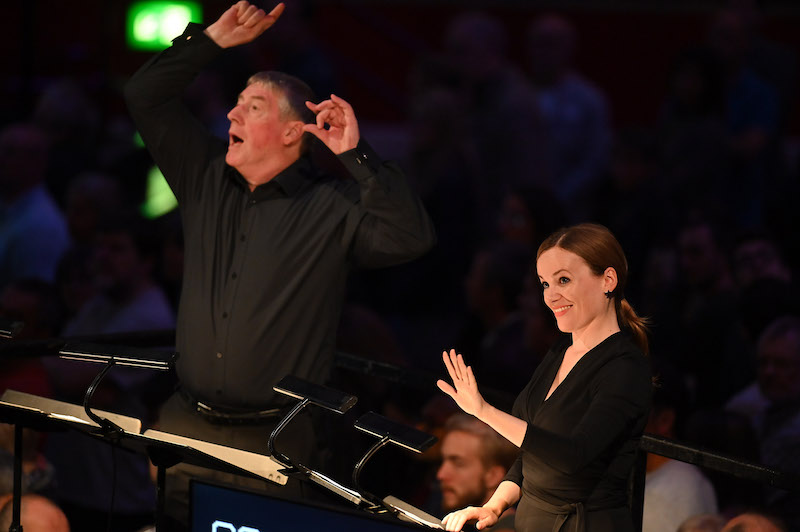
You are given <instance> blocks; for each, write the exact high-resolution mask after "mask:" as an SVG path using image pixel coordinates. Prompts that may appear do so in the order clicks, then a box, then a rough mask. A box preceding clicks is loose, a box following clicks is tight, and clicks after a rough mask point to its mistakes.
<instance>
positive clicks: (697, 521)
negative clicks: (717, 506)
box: [678, 514, 725, 532]
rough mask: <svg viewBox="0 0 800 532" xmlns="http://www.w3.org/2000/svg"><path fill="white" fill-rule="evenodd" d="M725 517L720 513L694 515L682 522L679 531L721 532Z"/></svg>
mask: <svg viewBox="0 0 800 532" xmlns="http://www.w3.org/2000/svg"><path fill="white" fill-rule="evenodd" d="M724 526H725V518H724V517H722V516H721V515H719V514H700V515H694V516H692V517H690V518H689V519H687V520H686V521H684V522H683V523H681V526H679V527H678V532H720V531H721V530H722V527H724Z"/></svg>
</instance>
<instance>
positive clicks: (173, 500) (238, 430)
mask: <svg viewBox="0 0 800 532" xmlns="http://www.w3.org/2000/svg"><path fill="white" fill-rule="evenodd" d="M278 422H280V419H279V418H275V419H269V420H262V421H259V423H257V424H235V425H234V424H226V423H218V422H213V423H212V422H210V421H208V420H207V419H205V418H203V417H202V416H201V415H200V414H198V413H197V411H196V410H195V409H194V408H193V405H191V404H190V402H189V401H188V400H187V399H186V398H185V397H183V396H181V395H180V394H174V395H173V396H172V397H170V398H169V399H168V400H167V401H166V403H164V405H163V406H162V407H161V414H160V418H159V427H158V428H159V430H161V431H164V432H170V433H173V434H179V435H181V436H186V437H189V438H194V439H198V440H203V441H207V442H211V443H216V444H219V445H225V446H228V447H233V448H236V449H242V450H245V451H251V452H255V453H259V454H265V455H266V454H269V451H268V447H267V442H268V440H269V435H270V433H271V432H272V430H273V429H274V428H275V426H276V425H277V424H278ZM317 447H318V444H317V438H316V435H315V431H314V427H313V423H312V418H311V415H310V413H309V412H307V411H304V412H302V413H301V414H299V415H298V416H297V417H295V418H294V419H293V420H292V422H291V423H290V424H289V425H288V426H287V427H286V428H285V429H284V430H283V431H281V434H280V436H279V437H278V438H277V439H276V442H275V448H276V450H277V451H278V452H280V453H282V454H284V455H286V456H288V457H289V458H291V459H292V461H293V462H295V463H297V462H299V463H301V464H304V465H309V466H311V467H319V466H318V465H315V464H318V463H319V461H320V455H324V453H320V452H318V449H317ZM312 457H313V462H312ZM192 480H197V481H201V482H208V483H214V484H225V485H229V486H233V487H239V488H245V489H248V490H254V491H257V492H260V493H265V494H273V495H276V496H279V497H285V498H296V499H303V498H305V497H306V496H308V493H307V491H308V487H307V486H306V485H304V484H303V483H301V482H300V481H299V480H296V479H293V478H290V479H289V480H288V482H287V483H286V485H285V486H280V485H278V484H275V483H272V482H269V481H267V480H259V479H254V478H250V477H246V476H241V475H237V474H233V473H227V472H221V471H215V470H212V469H206V468H204V467H199V466H194V465H189V464H183V463H181V464H177V465H175V466H172V467H170V468H169V469H167V476H166V504H165V506H166V508H165V512H166V514H167V517H168V520H169V521H170V522H173V527H174V528H175V529H178V530H179V529H181V526H180V525H181V524H182V525H186V524H187V523H188V522H189V514H190V481H192ZM173 527H171V528H173Z"/></svg>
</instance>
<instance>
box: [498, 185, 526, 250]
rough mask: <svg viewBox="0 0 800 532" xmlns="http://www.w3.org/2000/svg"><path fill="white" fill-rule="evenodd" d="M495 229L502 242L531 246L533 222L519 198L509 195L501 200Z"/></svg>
mask: <svg viewBox="0 0 800 532" xmlns="http://www.w3.org/2000/svg"><path fill="white" fill-rule="evenodd" d="M497 228H498V232H499V233H500V236H501V237H502V238H503V240H508V241H512V242H520V243H521V244H525V245H527V246H531V245H533V235H534V231H535V227H534V222H533V219H532V218H531V215H530V213H529V212H528V208H527V207H526V206H525V203H524V202H523V201H522V198H520V197H519V196H516V195H514V194H510V195H508V196H506V198H505V199H504V200H503V206H502V209H501V211H500V216H499V219H498V221H497Z"/></svg>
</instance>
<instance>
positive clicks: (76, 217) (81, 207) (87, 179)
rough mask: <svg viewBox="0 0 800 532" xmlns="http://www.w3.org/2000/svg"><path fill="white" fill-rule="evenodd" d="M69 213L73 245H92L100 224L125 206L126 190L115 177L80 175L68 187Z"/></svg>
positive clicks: (67, 201)
mask: <svg viewBox="0 0 800 532" xmlns="http://www.w3.org/2000/svg"><path fill="white" fill-rule="evenodd" d="M65 204H66V205H65V212H66V219H67V227H68V228H69V233H70V236H71V237H72V242H73V245H75V246H80V247H89V246H91V244H92V242H93V241H94V237H95V235H96V233H97V228H98V224H100V223H101V221H102V220H103V219H104V218H108V217H109V216H110V215H112V214H113V213H116V212H119V211H120V209H121V208H122V191H121V189H120V185H119V183H118V182H117V181H116V180H115V179H114V178H113V177H111V176H108V175H104V174H100V173H95V172H85V173H81V174H79V175H77V176H76V177H75V179H73V180H72V181H71V182H70V184H69V186H68V187H67V190H66V197H65Z"/></svg>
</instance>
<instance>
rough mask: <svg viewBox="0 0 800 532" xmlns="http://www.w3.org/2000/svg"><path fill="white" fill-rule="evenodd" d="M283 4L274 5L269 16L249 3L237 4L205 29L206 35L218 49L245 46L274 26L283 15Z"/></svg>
mask: <svg viewBox="0 0 800 532" xmlns="http://www.w3.org/2000/svg"><path fill="white" fill-rule="evenodd" d="M283 9H284V4H283V2H281V3H280V4H278V5H276V6H275V7H274V8H273V9H272V11H270V12H269V14H267V13H265V12H264V10H263V9H259V8H258V7H257V6H254V5H252V4H251V3H250V2H245V1H244V0H242V1H241V2H237V3H235V4H233V5H232V6H231V7H229V8H228V9H227V11H225V12H224V13H223V14H222V15H221V16H220V17H219V18H218V19H217V21H216V22H214V23H213V24H211V25H210V26H209V27H208V28H206V35H208V36H209V37H210V38H211V40H212V41H214V42H215V43H216V45H217V46H219V47H220V48H231V47H233V46H239V45H240V44H247V43H249V42H251V41H253V40H255V39H256V38H257V37H258V36H259V35H261V34H262V33H264V32H265V31H266V29H267V28H269V27H270V26H272V25H273V24H275V21H276V20H278V17H280V16H281V13H283Z"/></svg>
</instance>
